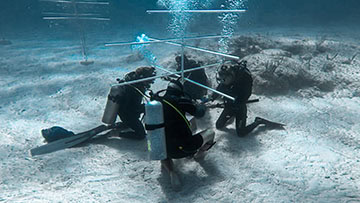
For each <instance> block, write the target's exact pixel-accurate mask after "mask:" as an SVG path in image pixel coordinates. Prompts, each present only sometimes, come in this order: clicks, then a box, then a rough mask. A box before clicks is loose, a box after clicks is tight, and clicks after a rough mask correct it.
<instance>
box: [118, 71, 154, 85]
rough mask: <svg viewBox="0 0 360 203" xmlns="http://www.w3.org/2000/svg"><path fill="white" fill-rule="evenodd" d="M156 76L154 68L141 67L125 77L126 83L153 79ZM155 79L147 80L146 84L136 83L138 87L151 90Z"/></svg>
mask: <svg viewBox="0 0 360 203" xmlns="http://www.w3.org/2000/svg"><path fill="white" fill-rule="evenodd" d="M155 75H156V71H155V68H154V67H147V66H145V67H139V68H137V69H136V70H134V71H131V72H129V73H127V74H126V75H125V77H124V79H125V81H133V80H139V79H144V78H148V77H153V76H155ZM154 81H155V80H154V79H152V80H147V81H144V82H139V83H136V84H135V85H136V86H143V87H145V88H150V86H151V84H152V83H154Z"/></svg>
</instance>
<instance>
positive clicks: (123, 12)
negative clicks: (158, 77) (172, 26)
mask: <svg viewBox="0 0 360 203" xmlns="http://www.w3.org/2000/svg"><path fill="white" fill-rule="evenodd" d="M109 2H110V6H109V7H108V8H106V9H103V10H101V9H100V11H99V12H100V13H102V14H103V15H104V16H107V17H110V18H111V21H109V22H107V23H102V24H101V25H99V26H97V27H96V26H95V27H92V30H90V31H93V32H105V31H110V30H112V29H116V30H119V29H133V30H137V31H138V32H142V31H145V30H148V31H149V30H159V29H165V28H164V27H166V25H167V24H168V23H169V20H170V18H169V16H166V14H165V15H164V14H155V15H154V14H152V15H149V14H147V13H146V12H145V11H146V10H147V9H160V7H158V6H157V3H156V0H126V1H125V0H110V1H109ZM213 2H214V3H213V4H212V8H214V9H219V8H220V7H219V5H220V4H221V3H222V2H223V1H220V0H214V1H213ZM50 7H51V6H50ZM247 8H248V12H247V13H246V14H243V16H242V18H241V20H240V22H239V23H238V24H239V26H242V27H243V28H253V27H266V26H270V27H297V26H335V27H336V26H339V27H342V26H348V27H356V28H358V27H360V0H249V2H248V3H247ZM48 10H51V9H50V8H49V5H48V4H47V5H46V3H44V2H39V1H38V0H0V37H1V35H10V34H12V33H17V32H20V33H26V32H31V31H49V30H50V31H54V30H55V31H56V30H66V29H68V27H67V25H66V24H64V23H50V22H49V21H45V20H43V19H42V12H43V11H48ZM198 15H200V16H198V17H197V20H196V21H193V23H192V24H191V25H189V27H190V29H191V27H192V28H193V29H194V28H201V27H202V28H204V30H205V32H209V30H213V28H212V27H211V26H218V25H216V23H214V22H216V15H215V14H210V15H205V14H198ZM98 24H99V23H98ZM199 25H200V26H199ZM215 32H216V31H215Z"/></svg>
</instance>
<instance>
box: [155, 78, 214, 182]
mask: <svg viewBox="0 0 360 203" xmlns="http://www.w3.org/2000/svg"><path fill="white" fill-rule="evenodd" d="M157 94H158V93H157ZM155 99H156V100H159V101H160V102H162V103H163V112H164V125H165V138H166V149H167V158H166V159H165V160H161V166H162V167H163V168H164V169H166V170H167V172H168V173H169V175H170V180H171V184H172V186H173V187H174V189H179V187H180V180H179V178H178V176H177V174H176V173H175V171H174V164H173V161H172V159H180V158H185V157H190V158H192V157H193V158H195V159H197V160H200V159H203V158H204V156H205V152H206V151H207V150H209V149H210V148H211V147H212V146H213V145H214V144H215V142H214V137H215V132H214V131H213V130H211V129H207V130H204V131H201V132H200V133H197V134H195V135H193V133H192V131H191V126H190V123H189V121H188V120H187V118H186V117H185V114H186V113H189V114H191V115H193V116H195V117H196V118H200V117H203V116H204V115H205V111H206V106H205V105H197V104H195V103H194V101H193V100H192V99H191V98H189V96H187V95H186V94H185V93H184V87H183V85H182V84H181V82H180V81H178V80H171V81H170V82H169V84H168V86H167V89H166V92H165V94H164V95H163V96H161V97H160V96H158V95H155Z"/></svg>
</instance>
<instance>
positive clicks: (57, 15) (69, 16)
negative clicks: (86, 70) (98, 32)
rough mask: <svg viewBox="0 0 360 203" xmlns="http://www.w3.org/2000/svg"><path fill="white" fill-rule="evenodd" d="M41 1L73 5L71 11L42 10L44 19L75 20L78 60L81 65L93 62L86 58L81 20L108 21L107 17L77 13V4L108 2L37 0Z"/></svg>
mask: <svg viewBox="0 0 360 203" xmlns="http://www.w3.org/2000/svg"><path fill="white" fill-rule="evenodd" d="M39 1H42V2H53V3H64V4H71V5H72V7H73V13H61V12H44V13H43V14H44V15H47V16H44V17H43V19H44V20H75V21H76V22H77V25H78V30H79V37H80V44H81V54H82V57H83V60H82V61H80V64H81V65H91V64H93V63H94V61H92V60H88V53H87V48H86V36H85V29H84V25H83V20H98V21H108V20H110V19H109V18H104V17H101V16H100V14H97V13H79V12H78V7H77V5H78V4H85V5H109V2H97V1H91V2H90V1H76V0H68V1H66V0H39Z"/></svg>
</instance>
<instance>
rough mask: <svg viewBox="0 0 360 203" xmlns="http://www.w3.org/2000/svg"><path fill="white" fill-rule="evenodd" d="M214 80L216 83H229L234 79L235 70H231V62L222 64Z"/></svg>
mask: <svg viewBox="0 0 360 203" xmlns="http://www.w3.org/2000/svg"><path fill="white" fill-rule="evenodd" d="M216 80H217V81H218V83H221V84H224V85H230V84H231V83H233V82H234V80H235V72H234V70H233V67H232V65H231V64H223V65H222V66H221V67H220V68H219V70H218V72H217V76H216Z"/></svg>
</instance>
